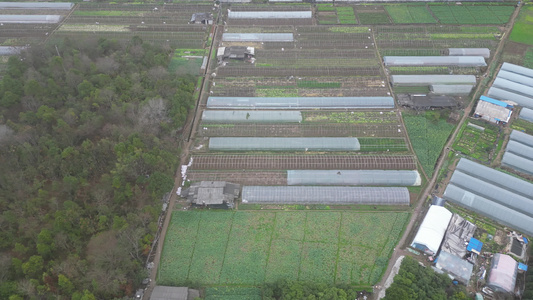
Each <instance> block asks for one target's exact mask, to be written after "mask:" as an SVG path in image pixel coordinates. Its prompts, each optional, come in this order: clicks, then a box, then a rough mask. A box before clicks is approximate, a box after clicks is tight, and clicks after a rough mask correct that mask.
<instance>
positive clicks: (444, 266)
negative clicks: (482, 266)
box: [435, 250, 474, 285]
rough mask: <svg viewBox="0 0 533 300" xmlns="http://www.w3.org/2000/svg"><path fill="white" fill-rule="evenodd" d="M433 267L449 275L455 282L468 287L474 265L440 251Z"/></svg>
mask: <svg viewBox="0 0 533 300" xmlns="http://www.w3.org/2000/svg"><path fill="white" fill-rule="evenodd" d="M435 266H436V267H437V269H440V270H442V271H444V272H446V273H448V274H450V275H451V276H452V277H453V278H454V279H455V280H457V281H459V282H461V283H463V284H464V285H468V282H469V281H470V277H471V276H472V270H473V268H474V265H472V264H471V263H469V262H468V261H466V260H463V259H461V258H460V257H459V256H456V255H453V254H451V253H448V252H446V251H444V250H443V251H441V252H440V254H439V257H438V258H437V260H436V264H435Z"/></svg>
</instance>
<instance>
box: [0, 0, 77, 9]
mask: <svg viewBox="0 0 533 300" xmlns="http://www.w3.org/2000/svg"><path fill="white" fill-rule="evenodd" d="M72 7H74V4H73V3H69V2H0V9H54V10H70V9H71V8H72Z"/></svg>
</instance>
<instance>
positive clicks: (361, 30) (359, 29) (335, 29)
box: [328, 27, 369, 33]
mask: <svg viewBox="0 0 533 300" xmlns="http://www.w3.org/2000/svg"><path fill="white" fill-rule="evenodd" d="M368 30H369V28H368V27H329V28H328V31H331V32H338V33H366V32H368Z"/></svg>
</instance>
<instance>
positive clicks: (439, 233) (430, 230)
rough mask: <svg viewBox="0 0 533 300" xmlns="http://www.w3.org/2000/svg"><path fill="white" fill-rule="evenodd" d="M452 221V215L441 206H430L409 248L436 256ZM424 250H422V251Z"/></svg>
mask: <svg viewBox="0 0 533 300" xmlns="http://www.w3.org/2000/svg"><path fill="white" fill-rule="evenodd" d="M451 219H452V213H451V212H450V211H449V210H447V209H446V208H444V207H442V206H436V205H431V206H430V207H429V210H428V212H427V214H426V216H425V217H424V220H423V221H422V224H421V225H420V228H419V229H418V232H417V233H416V236H415V238H414V239H413V243H411V246H412V247H414V248H417V249H421V250H423V251H425V252H428V250H429V252H430V253H432V254H436V253H437V252H439V248H440V244H441V243H442V239H443V238H444V234H445V233H446V229H447V228H448V224H450V220H451ZM422 248H424V249H422Z"/></svg>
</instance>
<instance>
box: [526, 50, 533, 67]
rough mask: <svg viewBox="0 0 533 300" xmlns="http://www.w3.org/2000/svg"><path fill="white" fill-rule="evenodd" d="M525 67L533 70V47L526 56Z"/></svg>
mask: <svg viewBox="0 0 533 300" xmlns="http://www.w3.org/2000/svg"><path fill="white" fill-rule="evenodd" d="M524 67H526V68H530V69H533V47H529V48H528V49H527V51H526V55H525V56H524Z"/></svg>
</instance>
